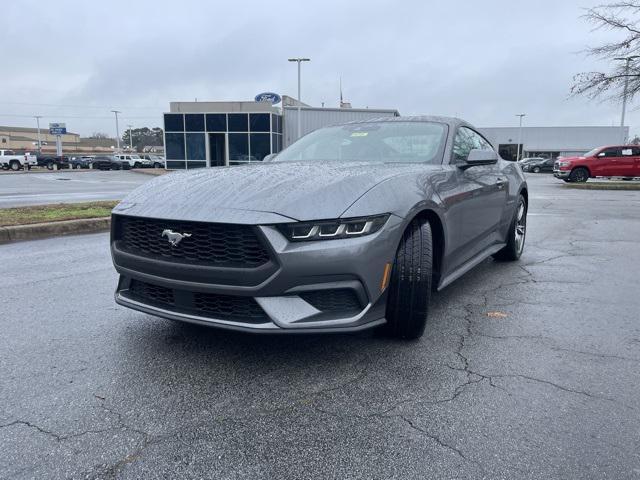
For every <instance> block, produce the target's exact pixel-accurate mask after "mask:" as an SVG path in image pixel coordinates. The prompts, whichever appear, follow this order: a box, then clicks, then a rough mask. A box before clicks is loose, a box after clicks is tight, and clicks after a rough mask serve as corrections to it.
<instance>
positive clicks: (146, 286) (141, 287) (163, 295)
mask: <svg viewBox="0 0 640 480" xmlns="http://www.w3.org/2000/svg"><path fill="white" fill-rule="evenodd" d="M129 292H130V294H131V296H132V297H135V298H137V299H140V300H142V301H145V302H148V303H153V304H156V305H163V306H166V305H174V304H175V299H174V297H173V290H172V289H170V288H165V287H161V286H159V285H152V284H150V283H145V282H138V281H136V280H132V281H131V285H130V286H129Z"/></svg>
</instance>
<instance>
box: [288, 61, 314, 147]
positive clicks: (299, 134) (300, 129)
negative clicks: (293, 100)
mask: <svg viewBox="0 0 640 480" xmlns="http://www.w3.org/2000/svg"><path fill="white" fill-rule="evenodd" d="M289 61H290V62H297V63H298V138H300V137H301V136H302V127H301V123H300V120H301V118H300V112H301V108H300V64H301V63H302V62H310V61H311V59H310V58H289Z"/></svg>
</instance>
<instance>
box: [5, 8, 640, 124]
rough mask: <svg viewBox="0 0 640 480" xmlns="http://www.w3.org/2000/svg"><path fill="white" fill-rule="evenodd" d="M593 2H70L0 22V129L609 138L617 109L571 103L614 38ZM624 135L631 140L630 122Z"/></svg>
mask: <svg viewBox="0 0 640 480" xmlns="http://www.w3.org/2000/svg"><path fill="white" fill-rule="evenodd" d="M596 3H601V2H600V1H598V2H594V1H588V0H566V1H558V0H555V1H551V0H550V1H539V0H537V1H527V2H524V1H514V0H500V1H484V2H477V1H476V2H473V1H469V0H464V1H463V0H459V1H455V0H449V1H425V0H413V1H400V0H396V1H391V0H388V1H377V0H365V1H345V0H337V1H334V0H322V1H311V0H305V1H271V2H266V1H255V2H244V1H238V0H236V1H228V0H227V1H219V0H215V1H204V0H203V1H190V0H181V1H170V2H169V1H166V0H156V1H132V0H127V1H123V0H109V1H103V2H98V1H86V0H84V1H64V0H56V1H55V2H43V1H42V0H31V1H25V0H22V1H17V2H6V3H5V4H3V7H2V18H3V22H2V24H3V27H2V37H3V38H4V42H3V44H4V47H5V48H4V49H3V52H2V54H3V60H4V61H3V73H2V75H1V77H0V78H2V80H1V81H0V82H1V83H0V85H1V87H2V88H1V89H0V124H4V125H21V126H35V120H34V119H32V118H29V117H28V116H29V115H36V114H39V115H43V116H44V117H45V118H43V120H42V122H43V124H46V123H48V122H50V121H62V122H66V123H67V128H68V129H69V130H70V131H74V132H79V133H81V134H83V135H88V134H90V133H92V132H96V131H100V132H106V133H108V134H110V135H115V125H114V123H115V122H114V121H113V114H111V113H110V110H112V109H118V110H121V111H122V112H123V113H122V122H121V125H126V124H133V125H134V127H138V126H149V127H153V126H162V119H161V113H162V112H164V111H168V109H169V102H170V101H178V100H187V101H191V100H194V99H195V98H197V99H198V100H200V101H205V100H251V99H253V97H254V96H255V95H256V94H257V93H259V92H263V91H275V92H279V93H284V94H288V95H291V96H295V95H296V88H297V87H296V78H297V77H296V71H295V66H294V64H290V63H288V62H287V58H288V57H292V56H306V57H310V58H311V59H312V61H311V63H308V64H305V65H304V66H303V82H302V89H303V90H302V100H303V101H304V102H306V103H309V104H311V105H314V106H320V105H321V102H325V106H338V101H339V87H338V85H339V77H340V76H342V82H343V91H344V97H345V100H348V101H350V102H351V103H352V105H353V106H354V107H366V106H369V107H381V108H397V109H398V110H399V111H400V112H401V114H405V115H409V114H443V115H457V116H460V117H462V118H465V119H466V120H468V121H470V122H472V123H474V124H476V125H477V126H480V127H489V126H510V125H516V124H517V118H516V117H515V114H516V113H521V112H523V113H526V114H527V116H526V118H525V124H526V125H535V126H553V125H614V124H618V123H619V121H620V120H619V115H620V105H619V104H615V103H611V102H605V103H602V102H594V101H589V100H587V99H585V98H577V99H576V98H568V94H569V89H570V87H571V83H572V77H573V75H574V74H576V73H578V72H581V71H588V70H598V69H603V68H606V65H604V64H602V63H599V62H598V61H596V60H595V59H592V58H586V57H585V56H584V55H583V54H581V53H580V51H581V50H583V49H584V48H585V47H587V46H588V45H590V44H598V43H600V42H602V41H603V40H605V39H607V38H612V34H611V33H608V32H602V31H599V32H592V31H591V26H590V25H588V24H586V23H585V22H584V20H583V19H581V18H580V16H581V15H582V14H583V13H584V8H585V7H589V6H593V5H595V4H596ZM627 119H628V121H627V124H628V125H630V126H631V127H632V132H633V133H640V110H637V109H635V105H632V106H631V112H630V113H629V115H628V117H627Z"/></svg>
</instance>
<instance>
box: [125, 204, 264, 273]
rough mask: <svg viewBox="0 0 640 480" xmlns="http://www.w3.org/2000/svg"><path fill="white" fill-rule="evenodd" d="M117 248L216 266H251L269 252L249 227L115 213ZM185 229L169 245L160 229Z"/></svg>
mask: <svg viewBox="0 0 640 480" xmlns="http://www.w3.org/2000/svg"><path fill="white" fill-rule="evenodd" d="M114 221H115V222H116V227H115V230H114V232H115V240H116V241H117V242H118V248H119V249H121V250H123V251H125V252H128V253H133V254H136V255H141V256H145V257H152V258H158V259H163V260H169V261H175V262H181V263H192V264H198V265H210V266H216V267H234V268H255V267H259V266H260V265H263V264H265V263H267V262H268V261H269V254H268V252H267V250H266V249H265V247H264V246H263V245H262V243H261V242H260V240H259V238H258V235H257V234H256V232H255V230H254V228H253V227H251V226H248V225H233V224H225V223H204V222H182V221H175V220H157V219H151V218H137V217H126V216H115V217H114ZM167 229H168V230H173V231H174V232H179V233H181V234H184V233H188V234H190V235H191V236H190V237H184V238H183V239H182V241H180V243H179V244H178V245H176V246H175V247H174V246H171V244H170V243H169V240H168V239H167V237H166V236H165V237H163V236H162V232H163V231H164V230H167Z"/></svg>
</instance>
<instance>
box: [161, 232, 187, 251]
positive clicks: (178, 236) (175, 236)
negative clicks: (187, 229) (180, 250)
mask: <svg viewBox="0 0 640 480" xmlns="http://www.w3.org/2000/svg"><path fill="white" fill-rule="evenodd" d="M162 236H163V237H167V240H169V243H170V244H171V246H172V247H175V246H176V245H178V244H179V243H180V242H181V241H182V239H183V238H189V237H190V236H191V234H190V233H178V232H174V231H173V230H169V229H166V230H163V231H162Z"/></svg>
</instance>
